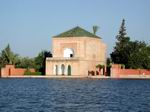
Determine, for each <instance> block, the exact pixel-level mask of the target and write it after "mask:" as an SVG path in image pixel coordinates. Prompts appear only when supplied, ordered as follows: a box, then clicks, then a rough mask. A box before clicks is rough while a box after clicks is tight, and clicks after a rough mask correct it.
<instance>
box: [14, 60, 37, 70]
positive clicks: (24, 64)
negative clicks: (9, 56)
mask: <svg viewBox="0 0 150 112" xmlns="http://www.w3.org/2000/svg"><path fill="white" fill-rule="evenodd" d="M35 66H36V65H35V62H34V59H33V58H29V57H23V58H22V57H20V58H19V59H18V60H17V62H16V67H17V68H26V69H28V68H35Z"/></svg>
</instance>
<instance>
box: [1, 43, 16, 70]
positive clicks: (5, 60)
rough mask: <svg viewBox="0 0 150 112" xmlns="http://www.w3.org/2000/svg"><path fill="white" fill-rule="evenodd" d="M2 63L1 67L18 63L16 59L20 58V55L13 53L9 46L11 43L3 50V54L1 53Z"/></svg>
mask: <svg viewBox="0 0 150 112" xmlns="http://www.w3.org/2000/svg"><path fill="white" fill-rule="evenodd" d="M0 58H1V59H0V60H1V61H0V63H1V65H0V66H1V67H4V66H5V65H6V64H16V61H17V59H18V55H17V54H15V53H13V52H12V51H11V48H10V46H9V44H8V45H7V46H6V48H5V49H3V50H2V52H1V54H0Z"/></svg>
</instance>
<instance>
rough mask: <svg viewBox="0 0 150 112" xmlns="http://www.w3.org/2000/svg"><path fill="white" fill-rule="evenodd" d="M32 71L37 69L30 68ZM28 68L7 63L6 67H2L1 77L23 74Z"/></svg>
mask: <svg viewBox="0 0 150 112" xmlns="http://www.w3.org/2000/svg"><path fill="white" fill-rule="evenodd" d="M29 70H30V71H31V72H35V69H29ZM25 71H26V69H24V68H15V66H14V65H6V66H5V67H4V68H1V73H0V74H1V77H9V76H23V75H24V73H25Z"/></svg>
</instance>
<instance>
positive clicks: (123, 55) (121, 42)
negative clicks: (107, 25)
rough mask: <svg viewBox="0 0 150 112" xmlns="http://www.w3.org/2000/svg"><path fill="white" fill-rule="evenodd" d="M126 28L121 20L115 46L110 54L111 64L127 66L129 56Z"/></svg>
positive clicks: (128, 39)
mask: <svg viewBox="0 0 150 112" xmlns="http://www.w3.org/2000/svg"><path fill="white" fill-rule="evenodd" d="M126 34H127V33H126V27H125V20H124V19H123V20H122V23H121V27H120V30H119V34H118V35H117V36H116V39H117V42H116V46H115V47H114V51H113V52H112V53H111V54H110V55H111V59H112V62H114V63H118V64H125V65H126V64H127V63H128V60H127V59H128V58H129V54H128V53H127V52H128V50H129V49H128V48H127V46H128V44H129V42H130V38H129V37H127V36H126Z"/></svg>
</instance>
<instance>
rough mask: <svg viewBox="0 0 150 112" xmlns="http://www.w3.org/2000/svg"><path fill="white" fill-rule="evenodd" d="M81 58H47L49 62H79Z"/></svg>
mask: <svg viewBox="0 0 150 112" xmlns="http://www.w3.org/2000/svg"><path fill="white" fill-rule="evenodd" d="M79 59H80V58H79V57H52V58H46V60H47V61H76V60H79Z"/></svg>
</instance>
